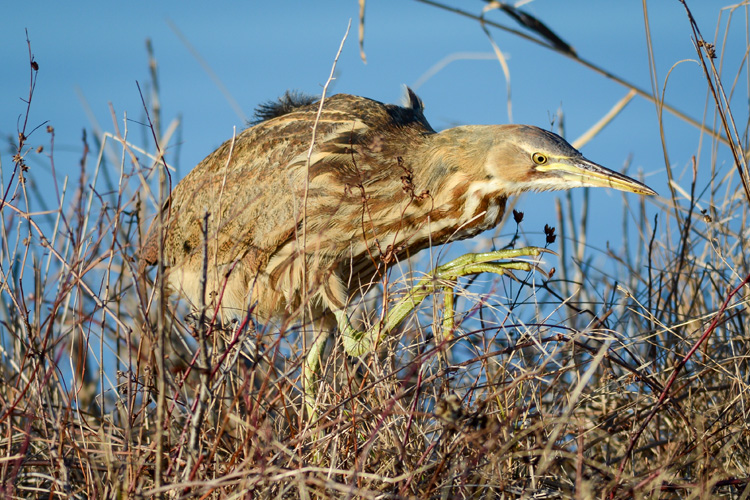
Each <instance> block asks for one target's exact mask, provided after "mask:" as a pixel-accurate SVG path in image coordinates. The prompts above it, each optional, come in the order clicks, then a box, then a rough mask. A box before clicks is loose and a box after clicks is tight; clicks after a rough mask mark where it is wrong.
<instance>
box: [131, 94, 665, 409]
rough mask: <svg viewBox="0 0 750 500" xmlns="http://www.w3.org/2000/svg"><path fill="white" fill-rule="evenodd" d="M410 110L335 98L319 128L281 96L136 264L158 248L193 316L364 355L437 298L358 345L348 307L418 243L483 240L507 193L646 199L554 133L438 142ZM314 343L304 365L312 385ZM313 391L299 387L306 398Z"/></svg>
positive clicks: (362, 336) (209, 164) (305, 104)
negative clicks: (268, 329)
mask: <svg viewBox="0 0 750 500" xmlns="http://www.w3.org/2000/svg"><path fill="white" fill-rule="evenodd" d="M407 101H408V102H407V104H406V105H405V106H403V107H401V106H395V105H387V104H382V103H380V102H377V101H373V100H371V99H366V98H364V97H357V96H352V95H344V94H339V95H335V96H332V97H330V98H328V99H326V100H325V101H324V106H323V109H322V112H321V114H320V116H317V115H318V111H319V109H318V108H319V103H315V102H312V99H308V98H300V97H298V96H295V95H293V94H287V95H286V96H285V97H284V98H282V99H281V100H279V102H278V103H277V104H272V105H267V106H265V107H263V108H261V114H260V118H261V121H259V122H258V123H257V124H255V125H254V126H252V127H250V128H248V129H247V130H245V131H244V132H242V133H241V134H240V135H239V136H237V137H236V140H232V141H227V142H225V143H224V144H223V145H222V146H221V147H219V149H217V150H216V151H214V152H213V153H212V154H210V155H209V156H208V157H207V158H206V159H205V160H203V161H202V162H201V163H200V164H199V165H198V166H197V167H196V168H195V169H193V171H192V172H190V173H189V174H188V176H187V177H185V179H183V180H182V182H180V183H179V184H178V185H177V187H175V189H174V191H173V192H172V194H171V196H170V197H169V199H168V200H167V202H166V204H165V205H164V208H163V210H164V217H163V220H164V221H165V222H164V226H163V227H157V226H158V224H154V225H153V227H152V229H151V230H150V234H149V236H148V239H147V242H146V244H145V247H144V248H143V250H142V253H141V259H142V264H143V265H146V264H154V263H156V262H157V261H158V260H159V258H160V255H159V253H160V247H161V249H162V251H163V263H164V266H165V268H166V273H167V274H166V276H167V278H166V279H167V282H168V284H169V286H170V288H171V289H172V290H173V291H175V292H178V293H181V294H182V295H183V296H184V297H186V298H187V300H189V301H190V303H191V304H192V305H193V306H196V307H197V306H198V305H199V304H201V303H202V301H201V293H204V294H205V296H204V300H205V302H204V303H205V304H209V305H210V304H212V303H213V305H218V306H219V310H220V312H221V314H222V317H223V319H224V320H225V321H226V320H227V319H233V318H234V319H237V318H244V317H245V316H246V315H247V314H248V313H249V312H250V311H252V312H253V314H255V315H256V316H257V318H258V319H259V321H260V322H265V321H267V320H268V319H271V318H273V317H278V316H280V315H284V314H289V313H292V312H297V313H300V312H301V311H302V310H303V309H304V310H311V311H312V314H313V315H314V316H318V317H322V318H324V322H325V323H326V325H327V326H326V331H327V332H330V331H332V330H334V329H336V327H338V330H339V331H340V332H341V333H342V335H343V340H344V346H345V348H346V350H347V352H348V353H349V354H351V355H361V354H363V353H365V352H367V351H369V350H371V349H373V348H374V345H375V344H376V343H377V342H378V341H379V340H380V339H382V338H383V336H384V335H386V334H387V333H388V331H389V330H390V329H392V328H393V327H394V326H395V324H396V323H398V322H399V321H400V320H401V319H403V317H404V316H405V315H406V314H408V312H409V311H410V310H411V309H413V307H414V304H415V300H421V298H423V297H424V296H425V295H426V294H428V293H430V292H431V291H434V290H435V288H434V287H433V288H429V287H427V288H424V287H423V288H422V289H421V290H425V289H427V290H428V291H427V292H415V293H412V294H411V296H410V297H407V299H408V300H406V299H405V301H402V302H401V303H400V304H399V305H398V306H396V307H395V308H393V309H392V310H391V312H390V313H389V316H388V317H387V324H386V325H384V326H383V325H381V326H378V327H377V328H375V329H374V331H372V332H357V331H355V330H354V329H353V328H352V327H351V325H350V323H349V320H348V318H347V314H346V306H347V303H348V302H349V300H350V299H351V298H352V296H353V295H355V294H356V293H357V292H358V290H359V289H360V288H359V287H360V285H362V284H367V283H370V280H371V279H372V278H373V277H375V276H376V275H380V274H381V273H383V272H385V271H386V269H387V268H388V266H389V265H391V264H392V263H394V262H396V261H398V260H399V259H402V258H405V257H407V256H409V255H413V254H414V253H416V252H418V251H419V250H421V249H423V248H425V247H427V246H428V245H438V244H441V243H445V242H447V241H452V240H461V239H465V238H470V237H472V236H475V235H477V234H479V233H480V232H482V231H484V230H487V229H490V228H493V227H495V226H496V225H497V224H498V223H499V222H500V220H501V219H502V217H503V213H504V211H505V204H506V200H507V199H508V197H509V196H511V195H513V194H518V193H522V192H524V191H549V190H559V189H569V188H573V187H583V186H601V187H611V188H615V189H619V190H622V191H630V192H634V193H639V194H648V195H650V194H655V192H654V191H653V190H651V189H650V188H648V187H647V186H645V185H643V184H641V183H640V182H638V181H635V180H633V179H631V178H629V177H626V176H624V175H622V174H619V173H617V172H614V171H612V170H608V169H606V168H604V167H602V166H600V165H597V164H595V163H593V162H591V161H589V160H587V159H586V158H584V157H583V156H582V155H581V153H579V152H578V151H577V150H575V149H574V148H573V147H572V146H571V145H570V144H568V143H567V142H566V141H565V140H564V139H562V138H561V137H559V136H557V135H555V134H553V133H551V132H547V131H545V130H542V129H539V128H537V127H532V126H526V125H489V126H461V127H455V128H451V129H448V130H444V131H442V132H439V133H437V132H435V130H433V129H432V127H431V126H430V125H429V123H427V120H426V119H425V117H424V114H423V107H422V102H421V101H420V99H419V98H418V97H417V96H416V95H415V94H414V93H413V92H412V91H411V90H408V91H407ZM313 130H315V138H314V146H313V147H312V149H311V144H312V142H313ZM206 214H208V217H207V218H206V217H205V215H206ZM204 220H207V232H205V233H204V231H206V229H204V227H203V226H204ZM205 234H207V238H206V237H205V236H204V235H205ZM160 238H162V240H161V241H162V244H161V245H160V244H159V239H160ZM514 252H515V253H510V252H502V251H501V252H493V253H490V254H486V255H469V256H465V257H464V258H460V259H458V260H456V261H454V262H452V263H450V264H447V265H445V266H441V267H440V268H438V269H437V270H435V272H436V274H438V275H439V276H440V277H442V278H447V279H451V278H455V277H457V276H461V275H465V274H468V273H477V272H482V271H486V270H489V271H493V270H494V271H497V270H498V269H501V268H504V267H508V266H510V265H511V264H507V263H506V264H503V263H496V262H494V261H496V260H498V259H502V258H507V257H513V256H515V255H531V254H536V253H538V249H521V250H517V251H514ZM204 259H207V262H208V270H207V276H206V280H205V281H204V282H202V277H203V276H204V271H203V262H204ZM492 266H495V267H492ZM498 266H499V267H498ZM308 308H309V309H308ZM375 330H377V331H375ZM326 337H327V334H325V335H322V336H320V337H319V338H318V340H317V341H316V342H315V344H314V346H313V347H312V349H311V350H310V352H309V353H308V357H307V368H308V369H310V370H311V371H312V372H313V373H315V372H317V371H318V370H319V363H320V356H321V352H322V349H323V346H324V343H325V339H326ZM313 380H314V377H313V376H310V375H308V379H307V380H306V383H305V390H306V394H307V396H308V397H309V396H311V395H314V389H313V386H312V381H313Z"/></svg>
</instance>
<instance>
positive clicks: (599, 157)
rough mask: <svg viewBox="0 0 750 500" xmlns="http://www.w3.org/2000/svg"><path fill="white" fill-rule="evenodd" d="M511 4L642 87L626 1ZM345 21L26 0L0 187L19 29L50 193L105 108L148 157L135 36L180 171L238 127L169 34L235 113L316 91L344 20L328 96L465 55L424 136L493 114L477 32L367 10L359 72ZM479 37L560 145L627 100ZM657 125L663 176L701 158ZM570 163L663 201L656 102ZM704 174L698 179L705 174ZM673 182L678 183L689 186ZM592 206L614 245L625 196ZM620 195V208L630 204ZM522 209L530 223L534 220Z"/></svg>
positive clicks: (543, 204) (546, 208) (684, 105)
mask: <svg viewBox="0 0 750 500" xmlns="http://www.w3.org/2000/svg"><path fill="white" fill-rule="evenodd" d="M446 3H450V4H452V5H454V6H457V7H461V8H463V9H466V10H468V11H470V12H474V13H480V12H481V10H482V8H483V6H484V5H485V4H484V3H483V2H480V1H478V0H477V1H473V0H471V1H468V0H467V1H452V2H448V0H446ZM689 4H690V6H691V8H692V9H693V13H694V15H695V17H696V19H697V21H698V23H699V25H700V26H701V29H702V30H703V35H704V36H705V37H706V38H707V39H713V38H714V36H715V34H716V33H718V35H719V37H720V39H719V46H718V48H719V49H720V50H721V49H722V48H723V40H722V39H723V37H724V35H725V29H726V25H725V23H726V18H727V12H724V13H723V17H722V19H723V20H724V22H723V24H722V25H721V26H720V27H718V28H717V20H718V19H719V16H720V9H721V8H722V7H723V6H724V5H725V3H724V2H721V1H718V2H717V1H713V0H710V1H693V2H689ZM523 8H524V9H525V10H527V11H528V12H530V13H532V14H534V15H535V16H537V17H538V18H539V19H541V20H542V21H543V22H545V23H546V24H547V25H548V26H549V27H550V28H552V29H553V30H554V31H555V32H556V33H557V34H558V35H560V36H561V37H562V38H563V39H565V40H566V41H567V42H569V43H570V44H571V45H572V46H574V47H575V48H576V49H577V50H578V53H579V55H580V56H581V57H583V58H584V59H587V60H589V61H592V62H594V63H595V64H598V65H600V66H602V67H603V68H605V69H607V70H608V71H611V72H612V73H614V74H616V75H618V76H620V77H623V78H625V79H627V80H629V81H631V82H633V83H634V84H637V85H638V86H640V87H642V88H645V89H650V88H651V84H650V76H649V67H648V56H647V50H646V43H645V35H644V33H645V29H644V13H643V9H642V6H641V4H640V2H603V1H594V0H589V1H582V0H576V1H565V2H560V1H555V0H536V1H532V2H530V3H527V4H526V5H524V6H523ZM648 8H649V11H648V12H649V18H650V23H651V29H652V35H653V43H654V52H655V59H656V70H657V77H658V81H659V87H660V90H661V87H662V86H663V85H664V79H665V77H666V76H667V73H668V72H669V70H670V69H671V68H673V70H672V73H671V75H670V79H669V82H668V84H667V85H666V88H667V91H666V96H667V101H668V102H670V103H673V104H675V105H676V106H677V107H679V108H680V109H682V110H683V111H684V112H686V113H687V114H689V115H690V116H692V117H694V118H696V119H701V117H702V115H703V112H704V108H705V103H706V96H707V94H706V84H705V79H704V77H703V74H702V70H701V68H700V66H699V65H698V64H697V63H695V62H694V61H693V62H690V61H689V60H691V59H692V60H694V59H695V57H696V55H695V49H694V47H693V44H692V41H691V31H690V27H689V24H688V22H687V17H686V15H685V12H684V10H683V8H682V6H681V4H680V3H679V2H678V1H676V0H674V1H665V0H659V1H652V2H650V3H649V4H648ZM357 16H358V4H357V1H355V0H349V1H336V2H333V1H330V2H326V1H320V2H247V3H245V4H239V3H224V2H211V3H210V4H209V3H208V2H204V3H200V4H195V5H188V4H187V3H184V2H175V1H164V2H121V3H116V4H113V3H109V2H77V3H75V4H71V3H64V2H38V3H37V2H24V3H23V4H22V5H18V6H15V7H14V8H13V9H4V13H3V17H2V19H1V20H0V58H1V60H2V61H3V65H2V68H3V71H2V72H3V75H4V76H3V78H2V79H0V135H2V137H3V142H2V147H1V148H0V160H1V161H2V168H3V174H4V179H5V181H4V182H7V174H9V173H10V169H11V167H12V159H11V158H12V154H11V151H10V148H9V146H8V140H7V138H9V137H15V136H16V134H17V124H18V119H19V117H20V116H21V115H22V113H23V112H24V110H25V106H24V104H23V102H22V101H21V98H23V97H25V96H26V95H27V93H28V85H29V74H28V52H27V46H26V38H25V37H26V35H25V32H24V30H25V29H28V33H29V38H30V40H31V44H32V52H33V53H34V56H35V59H36V60H37V61H38V63H39V65H40V71H39V78H38V82H37V88H36V94H35V96H34V101H33V105H32V112H31V120H30V123H31V125H32V126H34V125H37V124H40V123H43V122H45V121H46V122H48V123H49V124H50V125H52V126H54V127H55V131H56V139H55V141H56V144H55V166H56V169H57V175H58V180H59V182H61V180H60V179H61V178H62V176H64V175H71V176H76V175H77V170H78V160H79V158H80V155H81V143H80V137H81V133H82V130H83V129H84V128H85V129H87V131H88V132H89V134H92V133H93V131H94V130H95V124H96V127H98V128H99V129H100V130H102V131H112V130H113V124H112V117H111V113H110V105H111V106H112V107H113V108H114V110H115V113H116V116H117V118H118V120H119V121H120V126H122V119H123V116H124V114H125V113H127V116H128V117H129V118H130V119H131V120H134V121H132V122H131V123H130V124H129V131H130V134H131V135H130V138H131V140H132V141H133V142H135V143H138V144H141V145H143V146H145V147H147V148H149V147H150V143H149V141H148V140H147V136H146V133H145V130H144V128H143V127H142V125H140V124H139V123H138V122H140V121H141V120H142V119H143V112H142V107H141V102H140V97H139V95H138V91H137V88H136V81H138V82H140V83H141V86H142V87H148V85H149V77H148V66H147V56H146V50H145V40H146V39H147V38H148V39H151V40H152V43H153V46H154V50H155V54H156V58H157V60H158V64H159V78H160V84H161V104H162V106H163V120H164V122H165V124H166V123H168V122H170V121H171V120H172V119H175V118H177V117H180V119H181V120H182V131H181V134H180V140H181V142H180V148H179V151H180V156H179V162H177V166H178V168H179V169H180V173H179V174H178V177H182V176H184V175H185V173H186V172H187V171H188V170H189V169H190V168H192V166H194V165H195V164H197V163H198V162H199V161H200V160H201V159H203V157H205V156H206V155H207V154H209V153H210V152H211V151H212V150H213V149H214V148H215V147H217V146H218V145H219V144H221V142H223V141H224V140H226V139H228V138H229V137H231V135H232V131H233V127H237V129H238V130H240V129H242V128H243V127H244V122H243V118H242V116H241V115H240V114H239V113H237V112H235V109H234V108H233V106H232V104H231V102H230V101H229V100H228V99H227V98H226V97H225V95H224V94H223V93H222V91H221V90H220V88H219V86H217V84H216V83H215V81H214V80H213V79H212V77H211V76H210V75H209V74H208V73H207V71H206V70H205V69H204V68H203V67H202V66H201V64H200V63H199V61H198V60H197V59H196V58H195V57H194V56H193V55H192V54H191V52H190V50H189V48H188V46H187V45H186V44H185V43H184V42H183V41H182V40H181V38H180V36H178V34H177V30H179V32H180V33H181V34H182V36H183V37H184V38H185V39H186V40H188V41H189V44H190V45H191V46H192V47H193V48H194V50H195V51H197V52H198V53H199V54H200V56H201V57H202V58H203V60H205V61H206V63H207V64H208V65H209V66H210V68H211V70H212V71H213V72H214V73H215V75H216V77H217V78H218V79H219V80H220V81H221V83H222V85H223V86H225V87H226V89H227V91H228V92H229V94H230V95H231V96H232V98H233V99H234V100H235V101H236V103H237V104H238V106H239V107H240V108H241V110H242V111H243V112H244V115H245V116H250V115H251V114H252V110H253V108H254V107H255V106H256V105H257V104H258V103H260V102H263V101H266V100H268V99H272V98H274V97H276V96H278V95H280V94H281V93H283V92H284V90H286V89H290V88H292V89H298V90H301V91H305V92H309V93H313V94H318V93H319V92H320V90H321V87H322V84H323V83H324V82H325V80H326V78H327V76H328V74H329V71H330V68H331V64H332V61H333V57H334V55H335V53H336V50H337V49H338V46H339V43H340V41H341V39H342V37H343V35H344V32H345V30H346V26H347V23H348V21H349V20H350V19H351V20H352V22H353V25H352V31H351V33H350V35H349V38H348V40H347V41H346V44H345V47H344V51H343V53H342V56H341V59H340V60H339V63H338V67H337V78H336V80H335V82H334V83H333V86H332V93H337V92H347V93H354V94H359V95H364V96H367V97H371V98H374V99H378V100H381V101H385V102H398V101H399V100H400V98H401V95H402V85H403V84H408V85H413V84H414V83H415V82H417V81H419V79H420V77H422V76H424V75H425V74H426V73H427V72H428V71H429V70H430V68H432V67H433V66H434V65H436V64H437V63H439V61H441V60H443V59H444V58H446V57H449V56H451V55H456V54H472V56H473V57H478V58H477V59H470V60H459V61H456V62H453V63H451V64H449V65H448V66H446V67H445V68H444V69H443V70H442V71H440V72H439V73H437V74H436V75H434V76H433V77H432V78H430V79H429V80H428V81H427V82H426V83H424V84H423V85H421V87H420V88H419V89H418V93H419V95H420V96H421V97H422V99H423V100H424V102H425V105H426V110H427V111H426V112H427V117H428V119H429V120H430V121H431V123H432V125H433V126H434V127H435V128H436V129H442V128H446V127H449V126H451V125H453V124H467V123H477V124H483V123H506V122H507V121H508V109H507V106H506V97H507V96H506V82H505V78H504V76H503V73H502V71H501V69H500V65H499V64H498V63H497V61H495V60H492V59H488V58H487V57H488V56H489V55H490V54H491V53H492V47H491V45H490V43H489V41H488V38H487V36H486V34H485V33H484V32H483V31H482V29H481V27H480V26H479V24H478V23H477V22H476V21H474V20H470V19H466V18H463V17H459V16H457V15H455V14H452V13H449V12H446V11H444V10H440V9H437V8H435V7H432V6H429V5H426V4H423V3H420V2H417V1H406V0H401V1H378V2H376V1H372V0H371V1H369V2H368V3H367V10H366V27H365V52H366V54H367V64H365V63H363V61H362V60H361V59H360V57H359V47H358V43H357V36H358V33H357V21H358V20H357ZM742 16H744V12H738V13H737V14H736V16H735V18H733V24H732V26H731V27H730V29H729V31H728V34H727V41H726V45H727V46H728V47H729V49H728V51H727V52H726V59H725V60H724V61H723V64H724V71H725V75H727V76H726V79H727V82H725V83H726V84H727V85H728V86H729V85H731V80H732V78H734V76H735V75H736V74H737V72H738V69H739V68H741V62H742V61H741V58H742V56H743V53H744V50H745V47H746V45H747V44H746V37H745V26H744V21H743V19H742ZM488 19H492V20H495V21H498V22H500V23H501V24H503V25H506V26H509V27H513V28H518V26H517V25H516V24H515V23H514V21H512V20H510V19H509V18H508V17H507V16H505V15H504V14H503V13H501V12H492V13H490V14H488ZM173 26H174V27H176V29H175V28H174V27H173ZM491 34H492V35H493V38H494V40H495V42H496V43H497V44H498V46H499V47H500V49H501V50H502V51H503V52H504V53H505V54H506V56H507V57H508V64H509V67H510V72H511V84H512V102H513V120H514V122H516V123H529V124H534V125H538V126H542V127H545V128H550V124H551V122H552V121H553V119H554V116H555V114H556V113H557V112H558V110H562V112H563V113H564V115H565V129H566V135H567V137H568V139H569V140H573V139H575V138H577V137H578V136H579V135H580V134H581V133H583V132H584V131H585V130H586V129H587V128H588V127H590V126H591V125H592V124H593V123H595V122H596V121H597V120H598V119H599V118H601V116H603V115H604V114H605V113H606V112H607V111H608V110H609V109H610V107H611V106H613V105H614V103H615V102H617V101H618V100H619V99H621V98H622V97H623V96H624V95H625V94H626V89H625V88H623V87H622V86H620V85H618V84H616V83H613V82H611V81H610V80H608V79H606V78H604V77H602V76H600V75H597V74H595V73H593V72H591V71H590V70H588V69H586V68H583V67H582V66H580V65H579V64H577V63H575V62H573V61H571V60H569V59H567V58H565V57H562V56H560V55H558V54H555V53H553V52H551V51H549V50H547V49H544V48H541V47H539V46H537V45H534V44H531V43H529V42H527V41H524V40H520V39H518V38H517V37H514V36H512V35H509V34H507V33H505V32H502V31H499V30H495V29H491ZM686 60H687V62H680V61H686ZM746 80H747V73H746V72H742V75H741V77H740V80H739V81H740V85H739V87H738V90H737V93H736V96H735V102H738V103H739V104H740V105H741V107H740V106H736V108H739V109H740V111H738V113H740V115H739V116H737V117H736V118H737V121H738V123H739V124H740V126H741V127H742V126H743V124H744V123H745V122H746V120H747V106H746V105H745V103H746V102H747V98H748V96H747V88H748V85H747V82H746ZM743 83H744V84H743ZM87 109H88V111H87ZM665 124H666V137H667V144H668V147H669V152H670V160H671V162H672V165H673V167H674V168H675V169H676V170H677V171H678V172H682V171H688V170H686V169H687V167H688V166H689V165H690V161H691V157H692V156H693V155H696V154H699V150H698V146H699V140H700V134H699V133H698V131H697V130H695V129H694V128H692V127H690V126H688V125H685V124H684V123H682V122H680V121H679V120H676V119H672V118H671V117H668V118H667V119H666V120H665ZM30 145H33V146H36V145H44V146H45V147H47V146H48V145H49V137H48V135H47V134H46V133H45V132H44V129H43V128H42V129H40V130H37V131H36V132H35V133H34V134H33V135H32V136H31V138H30ZM708 145H709V143H705V144H704V146H703V148H702V149H701V150H700V156H699V159H701V160H702V161H703V163H701V165H704V166H705V168H704V169H701V172H708V170H709V162H708V160H709V156H708V155H709V154H710V148H709V147H708ZM171 147H172V148H174V144H172V145H171ZM47 151H48V149H47ZM583 152H584V154H585V155H586V156H587V157H589V158H590V159H592V160H594V161H596V162H598V163H601V164H603V165H606V166H608V167H610V168H613V169H616V170H619V169H621V168H622V166H623V165H624V164H625V163H627V162H630V164H631V166H630V173H635V172H636V171H637V169H640V170H642V171H643V172H644V173H645V175H646V182H647V183H648V184H649V185H650V186H651V187H653V188H654V189H655V190H656V191H658V192H659V193H660V194H662V195H667V194H668V188H667V185H666V176H665V173H664V172H665V167H664V156H663V153H662V149H661V143H660V139H659V130H658V122H657V119H656V110H655V106H654V105H653V104H652V103H650V102H647V101H645V100H644V99H641V98H636V99H634V100H633V101H632V102H631V103H630V104H629V105H628V107H627V108H626V109H625V111H624V112H623V113H622V114H621V115H620V116H619V117H618V118H617V119H616V120H615V121H614V122H613V123H612V124H611V125H610V126H609V127H607V128H606V129H605V130H604V131H603V132H602V133H601V134H600V135H599V136H597V137H596V138H595V140H594V141H592V142H591V143H590V144H588V145H587V146H586V147H585V148H584V149H583ZM92 158H93V157H92ZM717 158H718V161H717V165H718V166H719V167H720V168H721V169H722V170H721V172H722V175H723V173H726V172H727V171H729V170H731V169H732V168H733V167H732V166H731V163H729V155H728V152H727V151H724V150H723V148H720V150H719V153H718V155H717ZM49 164H50V162H49V159H47V158H46V157H44V156H43V155H39V157H38V158H35V159H32V158H30V159H29V165H30V166H31V167H32V175H35V178H36V179H37V181H38V182H40V183H42V184H43V185H44V184H45V183H49V182H50V181H49V179H50V178H49V176H48V172H49V171H50V167H49ZM701 175H704V177H702V179H703V181H704V184H705V183H706V182H707V179H708V178H707V177H705V175H707V174H701ZM681 183H682V184H683V185H684V187H685V188H686V189H687V187H688V184H689V176H688V177H686V178H685V179H684V180H683V181H681ZM45 187H46V188H50V187H51V186H49V185H46V186H43V189H44V188H45ZM554 196H556V195H554V194H550V195H530V196H527V197H526V198H524V200H523V201H522V205H521V209H523V210H525V211H526V212H527V214H529V215H530V216H532V217H534V218H532V219H527V223H526V226H525V228H526V230H527V231H528V232H529V233H540V232H541V227H542V226H543V224H544V223H546V222H550V223H554V215H553V213H554V212H553V197H554ZM576 196H580V194H576ZM532 197H533V198H532ZM591 197H592V198H591V199H592V203H599V204H601V206H602V207H605V208H604V209H603V210H600V211H596V212H595V213H594V214H592V223H593V224H594V227H595V228H596V231H597V232H599V231H600V232H601V233H603V237H604V238H605V239H606V240H612V241H613V242H614V243H615V244H616V243H617V242H619V241H620V240H621V238H622V235H621V234H618V231H619V229H618V228H619V226H617V227H616V228H613V227H612V224H611V221H612V217H617V220H618V221H619V217H620V216H619V215H617V214H619V211H620V210H621V208H622V197H621V196H620V195H619V194H615V193H608V192H606V190H597V191H596V192H592V194H591ZM629 199H632V200H633V201H635V196H633V197H632V198H629ZM649 210H651V211H652V212H657V211H658V210H659V208H658V207H656V206H651V208H650V209H649ZM536 214H538V216H539V218H538V219H536V220H535V218H536ZM539 238H541V237H539ZM536 243H537V244H541V241H537V242H536ZM604 243H605V242H604V241H602V242H599V243H595V244H598V245H600V246H603V245H604Z"/></svg>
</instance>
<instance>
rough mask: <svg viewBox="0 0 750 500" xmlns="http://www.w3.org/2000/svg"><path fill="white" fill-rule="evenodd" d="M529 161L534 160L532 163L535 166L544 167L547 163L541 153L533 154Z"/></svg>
mask: <svg viewBox="0 0 750 500" xmlns="http://www.w3.org/2000/svg"><path fill="white" fill-rule="evenodd" d="M531 159H532V160H534V163H536V164H537V165H544V164H545V163H547V157H546V156H545V155H543V154H542V153H534V154H533V155H531Z"/></svg>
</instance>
